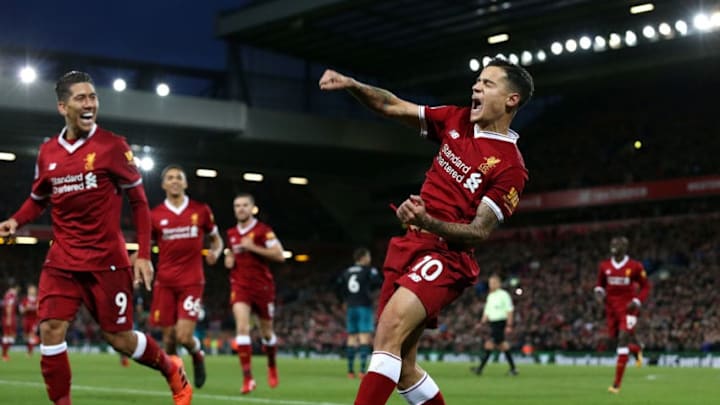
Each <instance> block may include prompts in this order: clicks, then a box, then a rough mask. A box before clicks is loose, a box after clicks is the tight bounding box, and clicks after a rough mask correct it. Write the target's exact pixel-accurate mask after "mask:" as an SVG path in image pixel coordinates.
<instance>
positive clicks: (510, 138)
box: [473, 124, 520, 144]
mask: <svg viewBox="0 0 720 405" xmlns="http://www.w3.org/2000/svg"><path fill="white" fill-rule="evenodd" d="M473 129H474V131H475V138H488V139H495V140H497V141H503V142H510V143H513V144H515V143H517V140H518V138H520V135H518V133H517V132H515V131H513V130H512V129H508V133H507V135H504V134H501V133H499V132H492V131H483V130H481V129H480V126H478V124H475V126H474V127H473Z"/></svg>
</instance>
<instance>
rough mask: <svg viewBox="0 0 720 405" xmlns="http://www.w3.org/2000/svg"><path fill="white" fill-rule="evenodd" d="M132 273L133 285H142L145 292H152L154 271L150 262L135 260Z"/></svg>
mask: <svg viewBox="0 0 720 405" xmlns="http://www.w3.org/2000/svg"><path fill="white" fill-rule="evenodd" d="M133 272H134V273H135V284H137V285H141V284H144V285H145V289H146V290H148V291H150V290H152V281H153V274H154V273H155V270H154V269H153V265H152V262H151V261H150V260H148V259H140V258H137V259H135V263H133Z"/></svg>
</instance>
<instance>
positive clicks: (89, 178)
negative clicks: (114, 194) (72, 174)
mask: <svg viewBox="0 0 720 405" xmlns="http://www.w3.org/2000/svg"><path fill="white" fill-rule="evenodd" d="M97 186H98V184H97V176H96V175H95V173H93V172H89V173H88V174H86V175H85V189H86V190H89V189H91V188H97Z"/></svg>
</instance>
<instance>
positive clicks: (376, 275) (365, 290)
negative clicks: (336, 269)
mask: <svg viewBox="0 0 720 405" xmlns="http://www.w3.org/2000/svg"><path fill="white" fill-rule="evenodd" d="M337 284H338V292H339V293H340V296H341V297H342V299H343V300H344V301H345V303H346V304H347V306H348V307H370V306H372V299H371V298H370V293H371V292H372V290H374V289H376V288H377V287H378V286H380V285H381V284H382V277H381V276H380V272H379V271H378V270H377V269H376V268H375V267H370V266H360V265H353V266H350V267H348V268H347V269H345V270H344V271H343V272H342V274H341V275H340V277H338V280H337Z"/></svg>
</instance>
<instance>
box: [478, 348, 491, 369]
mask: <svg viewBox="0 0 720 405" xmlns="http://www.w3.org/2000/svg"><path fill="white" fill-rule="evenodd" d="M491 354H492V352H491V351H490V350H485V353H484V354H483V358H482V360H480V371H482V369H484V368H485V365H486V364H487V362H488V360H489V359H490V355H491Z"/></svg>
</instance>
